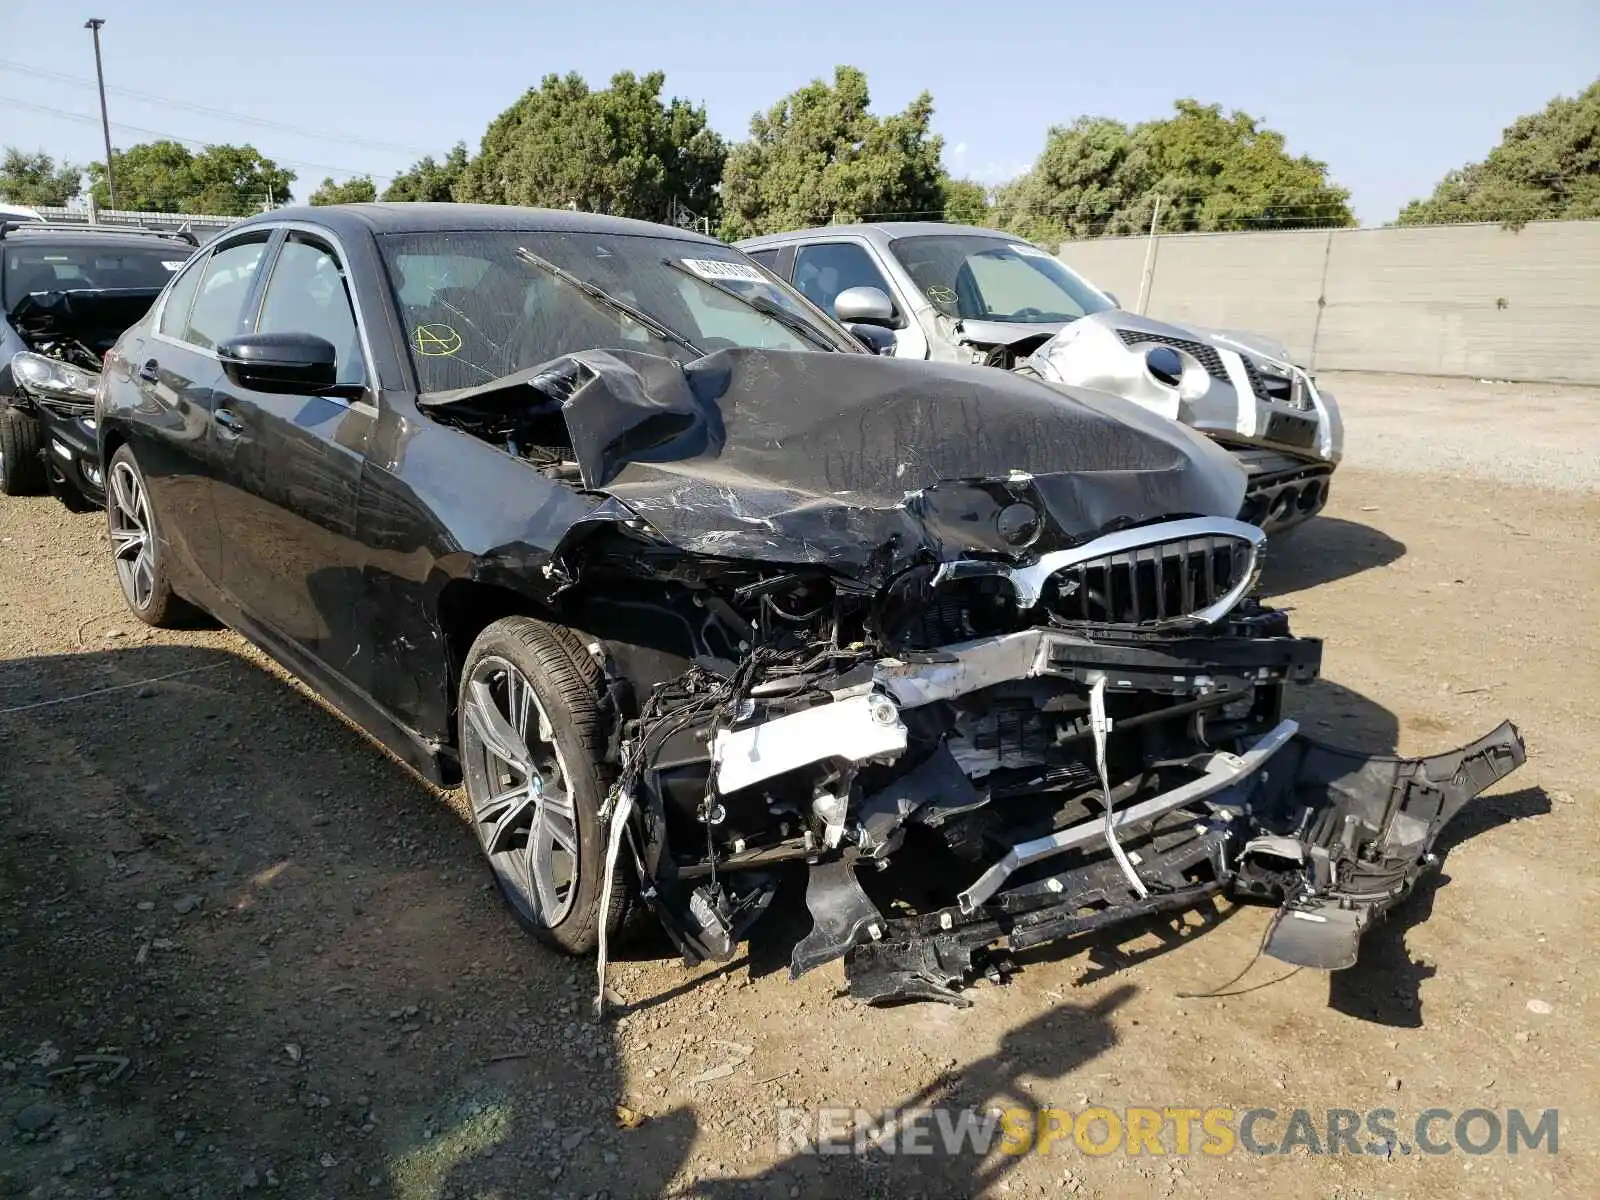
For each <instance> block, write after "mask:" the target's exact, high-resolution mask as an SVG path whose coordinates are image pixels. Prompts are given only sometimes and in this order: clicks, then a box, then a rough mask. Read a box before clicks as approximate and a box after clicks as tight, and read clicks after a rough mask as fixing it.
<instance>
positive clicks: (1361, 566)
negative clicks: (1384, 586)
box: [1261, 516, 1406, 597]
mask: <svg viewBox="0 0 1600 1200" xmlns="http://www.w3.org/2000/svg"><path fill="white" fill-rule="evenodd" d="M1405 552H1406V547H1405V544H1404V543H1403V542H1400V541H1397V540H1396V539H1395V538H1392V537H1390V536H1389V535H1388V534H1387V533H1384V532H1383V531H1382V530H1381V529H1374V528H1373V527H1372V526H1370V525H1362V524H1361V523H1360V522H1357V521H1346V520H1343V519H1342V518H1340V517H1329V516H1318V517H1313V518H1312V519H1311V520H1309V521H1307V522H1306V523H1305V524H1304V525H1300V526H1298V527H1296V528H1295V529H1293V530H1292V531H1290V532H1289V533H1288V534H1279V535H1276V536H1274V537H1272V538H1270V539H1268V542H1267V559H1266V567H1265V568H1264V569H1263V571H1262V575H1261V586H1262V590H1263V594H1264V595H1266V596H1269V597H1271V596H1282V595H1287V594H1289V593H1292V592H1302V591H1305V590H1307V589H1308V588H1314V587H1317V586H1319V585H1321V584H1324V583H1332V582H1333V581H1334V580H1336V579H1344V578H1345V577H1347V576H1350V575H1359V574H1360V573H1361V572H1362V571H1370V570H1372V569H1373V568H1375V567H1386V566H1388V565H1389V564H1390V563H1392V562H1395V561H1396V560H1398V559H1399V558H1401V557H1402V556H1404V554H1405Z"/></svg>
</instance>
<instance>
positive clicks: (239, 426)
mask: <svg viewBox="0 0 1600 1200" xmlns="http://www.w3.org/2000/svg"><path fill="white" fill-rule="evenodd" d="M216 421H217V424H218V425H220V426H222V429H223V432H224V433H228V434H232V435H233V436H234V437H238V436H239V435H240V434H241V433H243V432H244V420H243V419H242V418H241V417H240V416H239V414H238V413H236V412H234V411H233V409H231V408H219V409H217V412H216Z"/></svg>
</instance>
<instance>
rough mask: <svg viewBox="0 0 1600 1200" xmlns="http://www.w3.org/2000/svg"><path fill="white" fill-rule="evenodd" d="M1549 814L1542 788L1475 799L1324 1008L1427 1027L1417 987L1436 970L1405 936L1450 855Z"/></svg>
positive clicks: (1333, 986)
mask: <svg viewBox="0 0 1600 1200" xmlns="http://www.w3.org/2000/svg"><path fill="white" fill-rule="evenodd" d="M1549 811H1550V797H1549V796H1547V795H1545V792H1544V789H1543V788H1537V787H1533V788H1523V789H1521V790H1519V791H1515V792H1505V793H1502V794H1499V795H1492V796H1480V797H1478V799H1476V800H1474V801H1472V802H1471V803H1470V804H1468V805H1467V806H1466V807H1465V808H1463V809H1462V810H1461V811H1460V812H1459V813H1457V814H1456V817H1455V819H1454V820H1453V821H1451V822H1450V824H1448V825H1446V826H1445V827H1444V832H1443V833H1442V834H1441V835H1440V837H1439V840H1438V841H1437V842H1435V843H1434V851H1433V852H1434V854H1436V855H1437V856H1438V857H1439V859H1440V864H1439V867H1438V869H1437V870H1435V871H1432V872H1429V873H1428V874H1427V875H1424V876H1423V877H1422V878H1421V879H1420V880H1418V882H1417V886H1416V888H1415V889H1414V890H1413V891H1412V893H1411V895H1410V896H1408V897H1406V899H1405V900H1403V901H1401V902H1400V903H1399V904H1397V905H1396V906H1395V907H1394V908H1392V909H1390V910H1389V914H1388V919H1387V920H1385V921H1384V922H1383V923H1382V924H1380V925H1379V926H1378V927H1377V928H1375V929H1373V930H1371V931H1370V932H1369V933H1368V934H1367V936H1366V937H1365V938H1364V939H1362V942H1361V958H1360V960H1359V961H1358V962H1357V963H1356V965H1355V966H1353V967H1350V968H1348V969H1347V970H1343V971H1335V972H1333V973H1332V974H1331V975H1329V976H1328V1006H1329V1007H1330V1008H1333V1009H1336V1010H1337V1011H1339V1012H1342V1013H1344V1014H1345V1015H1347V1016H1351V1017H1357V1018H1359V1019H1360V1020H1363V1021H1371V1022H1373V1023H1374V1024H1378V1025H1391V1026H1394V1027H1396V1028H1402V1029H1420V1028H1422V1027H1423V1025H1424V1024H1425V1023H1426V1022H1425V1021H1424V1020H1423V1012H1422V985H1423V983H1424V982H1426V981H1427V980H1429V979H1432V978H1433V976H1434V975H1435V974H1437V972H1438V968H1437V967H1435V966H1434V965H1433V964H1432V963H1429V962H1423V961H1421V960H1419V959H1416V958H1414V957H1413V956H1412V954H1411V951H1410V950H1409V949H1408V948H1407V946H1406V934H1407V933H1408V932H1409V931H1410V930H1411V929H1412V927H1413V926H1416V925H1420V924H1422V922H1424V921H1426V920H1427V919H1428V918H1429V917H1430V916H1432V915H1433V901H1434V897H1435V896H1436V895H1437V894H1438V892H1439V889H1440V888H1442V887H1446V886H1448V885H1449V883H1450V874H1449V865H1450V862H1449V854H1450V851H1451V850H1453V849H1454V848H1455V847H1457V846H1459V845H1461V843H1463V842H1465V841H1468V840H1470V839H1472V838H1475V837H1477V836H1479V835H1480V834H1484V833H1487V832H1489V831H1490V830H1491V829H1497V828H1499V827H1500V826H1501V825H1507V824H1510V823H1511V822H1512V821H1524V820H1527V819H1528V818H1529V817H1540V816H1544V815H1545V814H1546V813H1548V812H1549Z"/></svg>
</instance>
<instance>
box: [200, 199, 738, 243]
mask: <svg viewBox="0 0 1600 1200" xmlns="http://www.w3.org/2000/svg"><path fill="white" fill-rule="evenodd" d="M275 221H307V222H310V223H312V224H316V225H324V226H326V227H327V228H329V229H331V230H333V231H334V232H336V233H354V232H356V231H357V230H364V231H366V232H369V233H374V234H382V233H457V232H462V233H464V232H476V231H494V230H525V231H528V232H539V233H602V234H603V233H610V234H625V233H631V234H636V235H642V236H646V237H674V238H678V239H680V240H682V241H686V242H704V243H706V244H708V245H721V244H722V243H720V242H718V241H717V240H716V239H715V238H708V237H706V236H705V235H704V234H699V233H694V232H691V231H690V230H687V229H679V228H677V227H675V226H672V225H657V224H655V223H653V222H651V221H635V220H633V219H632V218H629V217H608V216H604V215H602V214H599V213H586V212H573V211H571V210H570V209H558V208H519V207H515V206H513V205H506V204H425V203H404V204H328V205H319V206H317V207H314V208H313V207H298V208H278V209H273V210H272V211H271V212H268V213H262V214H261V215H260V216H259V217H252V218H251V219H250V220H248V221H245V222H242V223H241V224H239V225H235V226H232V227H231V228H230V229H229V232H230V233H231V232H233V231H234V230H237V229H242V228H247V227H249V226H251V225H255V224H262V223H271V222H275Z"/></svg>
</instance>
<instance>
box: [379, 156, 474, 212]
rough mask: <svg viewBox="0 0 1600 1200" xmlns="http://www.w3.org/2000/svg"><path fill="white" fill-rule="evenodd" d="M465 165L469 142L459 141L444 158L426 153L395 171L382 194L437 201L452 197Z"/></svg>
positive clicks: (465, 167)
mask: <svg viewBox="0 0 1600 1200" xmlns="http://www.w3.org/2000/svg"><path fill="white" fill-rule="evenodd" d="M466 169H467V144H466V143H465V142H457V143H456V144H455V145H454V146H452V147H451V148H450V153H449V154H447V155H445V157H444V162H442V163H439V162H434V161H433V155H431V154H429V155H425V156H424V157H423V158H421V159H418V160H417V161H416V162H415V163H413V164H412V165H411V168H410V169H409V170H407V171H403V172H402V173H401V174H399V175H396V176H395V177H394V180H393V181H392V182H391V183H390V184H389V186H388V187H386V188H384V189H383V198H384V199H385V200H431V201H435V202H437V201H446V200H453V199H455V186H456V182H457V181H458V180H459V179H460V178H461V175H462V172H464V171H465V170H466Z"/></svg>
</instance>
